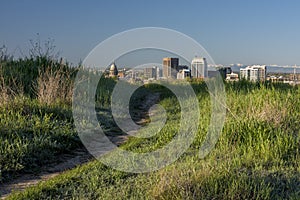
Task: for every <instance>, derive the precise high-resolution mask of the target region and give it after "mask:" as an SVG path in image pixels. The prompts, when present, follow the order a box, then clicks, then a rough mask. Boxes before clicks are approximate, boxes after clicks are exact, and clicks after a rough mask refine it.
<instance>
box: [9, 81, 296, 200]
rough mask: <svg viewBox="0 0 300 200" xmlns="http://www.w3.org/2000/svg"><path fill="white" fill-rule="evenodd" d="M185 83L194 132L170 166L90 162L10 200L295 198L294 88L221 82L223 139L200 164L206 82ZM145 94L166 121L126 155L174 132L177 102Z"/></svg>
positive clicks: (161, 142)
mask: <svg viewBox="0 0 300 200" xmlns="http://www.w3.org/2000/svg"><path fill="white" fill-rule="evenodd" d="M191 84H192V86H193V88H194V90H195V92H196V94H197V97H198V99H199V106H200V110H201V119H200V127H199V130H198V134H197V136H196V139H195V140H194V141H193V143H192V145H191V146H190V148H189V149H188V151H187V152H186V153H184V155H182V156H181V157H180V158H179V159H178V160H177V161H176V162H174V163H173V164H171V165H169V166H167V167H166V168H163V169H161V170H158V171H155V172H150V173H143V174H132V173H126V172H120V171H117V170H114V169H111V168H109V167H106V166H104V165H103V164H101V163H100V162H98V161H94V162H91V163H88V164H85V165H83V166H80V167H77V168H75V169H73V170H70V171H67V172H65V173H63V174H62V175H60V176H57V177H55V178H53V179H51V180H49V181H46V182H43V183H39V184H38V185H37V186H35V187H31V188H28V189H26V190H25V191H24V192H16V193H13V194H12V195H11V196H9V198H8V199H299V198H300V164H299V163H300V157H299V156H300V155H299V147H300V140H299V126H300V123H299V120H300V116H299V114H300V104H299V101H300V88H298V87H291V86H288V85H284V84H254V83H248V82H245V81H240V82H237V83H228V84H226V95H227V116H226V122H225V125H224V127H223V131H222V135H221V137H220V138H219V140H218V143H217V145H216V147H215V149H214V150H213V151H212V152H211V153H210V154H209V155H208V156H207V157H205V158H204V159H200V158H199V155H198V150H199V147H200V146H201V144H202V141H203V138H204V136H205V134H206V131H207V126H208V123H209V120H210V112H211V111H210V97H209V94H208V92H207V90H206V86H205V84H204V83H202V82H200V83H199V82H197V83H196V82H195V83H191ZM145 89H146V90H147V91H151V92H160V93H161V101H160V104H161V105H162V106H164V107H165V109H166V110H167V116H168V120H167V124H166V125H165V127H164V128H163V129H162V131H161V132H160V133H159V134H157V135H155V136H154V137H152V138H149V139H140V138H130V139H129V140H128V142H126V143H125V144H124V145H123V146H122V148H124V149H127V150H130V151H135V152H149V151H152V150H155V149H158V148H160V147H162V146H163V145H165V144H166V143H167V142H169V141H171V140H172V138H173V136H174V134H175V133H176V131H177V130H178V122H179V120H180V115H178V114H179V112H180V107H178V102H177V100H176V98H175V97H174V96H173V95H172V94H171V93H170V92H169V91H167V90H166V89H165V88H163V87H159V86H156V85H148V86H146V87H145ZM142 90H143V89H142ZM142 90H141V91H140V92H141V93H142ZM108 101H109V100H108ZM46 124H48V122H47V123H45V125H46ZM124 165H126V163H124Z"/></svg>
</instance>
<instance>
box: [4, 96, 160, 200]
mask: <svg viewBox="0 0 300 200" xmlns="http://www.w3.org/2000/svg"><path fill="white" fill-rule="evenodd" d="M158 100H159V94H158V93H156V94H154V95H153V94H152V95H149V96H148V98H147V101H146V102H145V103H144V104H143V105H142V106H141V107H140V110H142V111H144V112H143V114H142V115H144V114H145V113H146V112H147V111H146V109H147V105H151V104H154V103H156V102H157V101H158ZM143 123H144V119H143V118H140V121H139V122H138V124H143ZM107 137H108V138H109V139H110V140H111V141H112V142H113V143H114V144H115V145H117V146H119V145H121V144H122V143H124V142H125V141H126V140H127V139H128V135H108V136H107ZM94 159H95V158H94V157H93V156H92V155H91V154H89V153H88V151H87V150H86V149H85V148H79V149H75V150H74V151H73V152H71V153H65V154H61V155H59V156H58V157H57V162H56V163H51V164H49V165H47V166H43V167H42V168H41V170H40V172H39V173H35V174H33V173H28V174H21V175H20V176H19V177H17V178H15V179H14V180H12V181H9V182H7V183H4V184H2V185H0V199H5V198H6V197H8V196H9V194H10V193H11V192H12V191H22V190H24V189H26V188H28V187H30V186H34V185H37V184H38V183H40V182H41V181H47V180H49V179H51V178H53V177H55V176H57V175H59V174H61V173H63V172H64V171H67V170H70V169H73V168H75V167H76V166H79V165H82V164H84V163H87V162H89V161H91V160H94Z"/></svg>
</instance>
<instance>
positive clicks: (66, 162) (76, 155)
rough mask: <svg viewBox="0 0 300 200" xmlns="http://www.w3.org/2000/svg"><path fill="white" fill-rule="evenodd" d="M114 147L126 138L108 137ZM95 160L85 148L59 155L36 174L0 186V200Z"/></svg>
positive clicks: (23, 175)
mask: <svg viewBox="0 0 300 200" xmlns="http://www.w3.org/2000/svg"><path fill="white" fill-rule="evenodd" d="M108 137H109V139H110V140H111V141H112V142H113V143H115V144H116V145H120V144H122V143H123V142H125V141H126V140H127V137H126V136H122V135H117V136H108ZM94 159H95V158H94V157H93V156H92V155H91V154H89V153H88V151H87V150H86V149H85V148H78V149H75V150H74V151H72V152H71V153H65V154H61V155H59V156H58V157H57V161H56V162H55V163H51V164H49V165H47V166H43V167H42V168H41V169H40V172H38V173H25V174H22V175H20V176H19V177H17V178H16V179H14V180H12V181H9V182H7V183H4V184H3V185H0V199H5V198H6V197H7V196H8V195H9V194H10V193H11V192H12V191H21V190H24V189H26V188H27V187H30V186H34V185H37V184H38V183H39V182H41V181H46V180H48V179H50V178H53V177H55V176H57V175H59V174H61V173H62V172H64V171H67V170H70V169H73V168H75V167H76V166H78V165H82V164H84V163H86V162H89V161H91V160H94Z"/></svg>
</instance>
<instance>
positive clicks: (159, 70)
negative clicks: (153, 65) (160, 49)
mask: <svg viewBox="0 0 300 200" xmlns="http://www.w3.org/2000/svg"><path fill="white" fill-rule="evenodd" d="M162 76H163V75H162V70H161V69H160V68H159V67H157V69H156V78H157V79H159V78H161V77H162Z"/></svg>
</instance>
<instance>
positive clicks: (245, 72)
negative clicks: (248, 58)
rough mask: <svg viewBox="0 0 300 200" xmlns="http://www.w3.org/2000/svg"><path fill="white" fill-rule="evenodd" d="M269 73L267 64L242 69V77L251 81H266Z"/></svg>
mask: <svg viewBox="0 0 300 200" xmlns="http://www.w3.org/2000/svg"><path fill="white" fill-rule="evenodd" d="M266 74H267V67H266V65H252V66H247V67H246V68H243V69H240V77H241V78H245V79H246V80H250V81H254V82H256V81H265V80H266Z"/></svg>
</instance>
